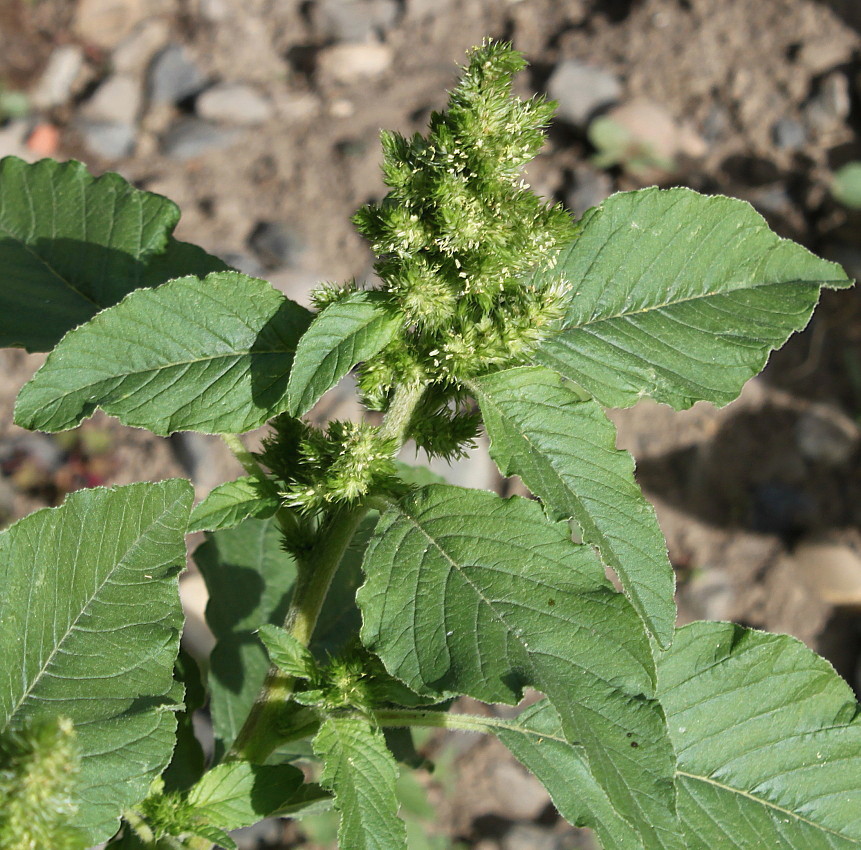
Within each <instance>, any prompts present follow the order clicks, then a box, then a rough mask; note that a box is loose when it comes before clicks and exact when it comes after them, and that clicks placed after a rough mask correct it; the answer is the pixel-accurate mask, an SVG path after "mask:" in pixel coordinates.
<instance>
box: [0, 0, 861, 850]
mask: <svg viewBox="0 0 861 850" xmlns="http://www.w3.org/2000/svg"><path fill="white" fill-rule="evenodd" d="M859 10H861V7H859V6H858V4H857V2H855V0H843V2H841V0H828V1H827V2H826V0H822V1H821V2H817V0H519V2H518V0H459V2H456V1H455V0H308V1H307V2H301V3H300V2H298V0H242V2H240V0H149V2H146V0H4V2H2V3H0V156H5V155H8V154H15V155H18V156H22V157H24V158H27V159H37V158H39V157H41V156H46V155H49V156H56V157H59V158H68V157H75V158H78V159H82V160H84V161H85V162H86V163H88V165H89V166H90V167H91V168H92V169H93V171H95V172H100V171H103V170H106V169H111V170H116V171H119V172H120V173H122V174H123V175H125V176H126V177H128V178H129V179H130V180H133V181H134V182H135V184H136V185H138V186H140V187H142V188H145V189H148V190H151V191H156V192H161V193H163V194H165V195H168V196H169V197H171V198H173V199H174V200H175V201H177V202H178V203H179V204H180V206H181V208H182V210H183V220H182V222H181V224H180V227H179V229H178V231H177V235H178V236H179V237H180V238H182V239H186V240H189V241H193V242H197V243H199V244H201V245H202V246H203V247H205V248H206V249H207V250H209V251H211V252H213V253H216V254H219V255H221V256H223V257H224V258H225V259H227V260H228V261H229V262H230V263H232V264H233V265H235V266H237V267H238V268H240V269H242V270H244V271H246V272H249V273H251V274H255V275H260V276H264V277H266V278H267V279H269V280H271V281H272V282H273V283H274V284H275V285H276V286H278V287H279V288H280V289H282V290H283V291H284V292H285V293H287V294H288V295H290V296H291V297H293V298H295V299H297V300H299V301H306V300H307V293H308V290H309V288H310V286H312V285H313V284H314V283H316V282H318V281H320V280H326V279H330V280H341V279H344V278H349V277H357V278H360V279H361V278H365V277H367V276H368V275H369V274H371V265H370V264H371V257H370V254H369V253H368V251H367V248H366V246H365V245H364V244H363V242H362V240H361V239H360V238H359V237H358V235H357V234H356V233H355V231H354V230H353V229H352V227H351V225H350V223H349V217H350V215H351V214H352V212H353V211H355V209H356V208H357V207H358V206H359V205H360V204H362V203H364V202H366V201H368V200H372V199H378V198H379V197H381V195H382V193H383V185H382V182H381V179H380V175H379V168H378V166H379V160H380V156H379V146H378V143H377V137H378V133H379V130H380V128H382V127H386V128H391V129H397V130H400V131H402V132H413V131H415V130H421V129H422V128H423V126H424V124H425V123H426V120H427V117H428V115H429V113H430V111H431V110H433V109H436V108H440V107H441V106H442V105H443V104H444V102H445V90H446V89H447V88H448V87H450V86H451V84H452V82H453V80H454V78H455V74H456V63H459V62H461V61H462V60H463V56H464V51H465V50H466V49H467V48H468V47H469V46H471V45H473V44H476V43H478V42H480V41H481V39H482V38H483V37H485V36H493V37H502V38H506V39H510V40H512V41H513V42H514V44H515V46H516V47H517V48H519V49H520V50H522V51H524V52H525V54H526V56H527V58H528V59H529V60H530V62H531V67H530V70H529V72H528V73H527V74H525V75H524V76H523V77H522V79H521V80H520V81H519V87H520V90H521V93H523V94H529V93H532V92H548V93H549V94H550V95H551V96H552V97H554V98H556V99H557V100H558V101H559V121H558V122H557V124H556V125H555V126H554V128H553V129H552V131H551V134H550V140H549V142H548V145H547V147H546V150H545V151H544V152H543V153H542V154H541V155H540V156H539V158H538V159H537V160H536V161H535V163H534V164H533V165H532V166H531V167H530V169H529V179H530V181H531V183H532V184H533V186H535V187H536V188H537V189H538V191H540V192H541V193H543V194H545V195H547V196H549V197H551V196H552V197H555V198H558V199H560V200H563V201H564V202H565V203H566V204H567V205H568V207H569V208H570V209H571V210H572V211H573V212H574V213H576V214H578V215H579V214H580V213H582V212H583V211H584V210H585V209H587V208H588V207H590V206H592V205H594V204H596V203H598V202H600V201H601V200H602V199H603V198H604V197H606V196H607V195H609V194H610V193H611V192H613V191H616V190H619V189H630V188H635V187H638V186H643V185H649V184H652V183H658V184H661V185H674V184H683V185H688V186H692V187H693V188H696V189H698V190H701V191H706V192H723V193H726V194H731V195H735V196H738V197H742V198H745V199H747V200H749V201H750V202H751V203H752V204H753V205H754V206H755V207H756V208H757V209H758V210H759V211H760V212H761V213H762V214H763V215H765V216H766V218H768V220H769V221H770V223H771V224H772V226H773V227H774V228H776V229H777V230H778V232H780V233H781V234H782V235H786V236H789V237H792V238H794V239H797V240H799V241H801V242H803V243H804V244H806V245H808V246H809V247H811V248H812V249H814V250H815V251H817V252H819V253H823V254H825V255H827V256H829V257H831V258H834V259H837V260H839V261H841V262H843V263H844V264H845V265H846V267H847V269H848V271H849V273H850V274H854V275H855V276H861V248H859V235H861V215H859V213H858V212H853V211H851V210H849V209H847V208H846V207H844V206H842V205H841V204H840V203H838V202H837V201H836V200H835V199H834V197H833V193H832V185H833V180H834V174H835V172H836V171H837V170H838V169H839V168H840V167H841V166H842V165H844V164H845V163H847V162H850V161H853V160H855V159H861V143H859V128H861V11H859ZM0 356H2V357H3V367H4V372H5V375H6V379H5V380H4V381H3V382H2V384H0V404H2V408H3V411H4V414H3V416H2V421H0V472H1V473H2V475H0V514H2V516H3V518H4V520H5V521H9V520H11V519H14V518H16V517H18V516H21V515H23V514H24V513H27V512H28V511H30V510H32V509H33V508H34V507H36V506H39V505H43V504H55V503H56V502H57V501H58V500H60V499H62V497H63V495H64V494H65V493H66V492H69V491H70V490H72V489H75V488H77V487H81V486H92V485H93V484H98V483H102V482H127V481H132V480H138V479H141V478H160V477H165V476H168V475H172V474H177V473H178V472H180V473H182V472H184V473H186V474H190V475H191V476H192V477H193V479H194V481H195V484H196V486H197V487H198V489H199V491H200V493H201V494H202V493H204V492H206V491H207V490H208V489H209V488H210V487H211V486H213V485H214V484H216V483H218V482H219V481H221V480H224V479H226V478H228V477H230V476H232V475H233V474H234V473H235V472H236V468H235V467H234V465H233V461H232V460H231V459H230V457H229V456H228V455H227V453H226V452H225V451H224V450H223V449H222V448H221V446H220V443H219V442H218V441H217V440H216V439H210V438H207V437H201V436H195V435H179V436H176V437H174V438H172V439H171V440H167V441H165V440H156V439H154V438H150V437H148V436H147V435H146V434H144V433H142V432H139V431H134V430H132V429H124V428H120V427H118V426H116V425H114V424H112V423H110V422H109V421H108V420H107V419H105V418H101V417H96V418H95V419H94V420H93V421H92V422H91V423H88V424H87V425H85V426H84V427H82V428H81V429H79V430H78V431H76V432H72V433H71V434H68V435H61V436H60V437H58V438H53V437H50V438H49V437H46V436H43V435H36V434H27V433H25V432H22V431H20V430H18V429H16V428H14V427H13V426H10V425H9V424H8V423H9V419H10V415H9V411H10V409H11V404H12V401H13V399H14V396H15V393H16V392H17V390H18V388H19V387H20V385H21V384H22V383H23V382H24V380H25V379H26V377H27V375H28V374H29V372H31V371H32V369H33V368H34V367H35V366H36V365H37V364H38V361H39V358H38V357H35V356H26V355H23V354H20V353H18V352H4V353H3V354H2V355H0ZM348 390H349V388H346V390H345V391H344V392H342V393H341V394H340V395H335V396H333V397H331V398H330V399H329V412H331V411H334V410H335V409H337V410H338V411H339V414H340V415H344V414H345V412H347V413H348V412H349V411H350V410H352V409H353V407H352V404H353V403H352V401H351V399H350V397H349V392H348ZM859 410H861V304H859V296H858V295H856V294H853V293H839V294H836V295H833V296H832V297H827V298H825V299H824V303H823V306H822V308H821V310H820V312H819V313H818V314H817V317H816V318H815V319H814V322H813V323H812V325H811V327H810V328H809V329H808V330H807V331H806V332H805V333H804V334H802V335H799V336H798V337H796V338H795V339H794V340H793V341H792V342H791V343H790V345H788V346H787V347H786V349H784V350H783V351H782V352H781V353H779V354H778V355H777V356H775V357H774V358H773V359H772V362H771V364H770V365H769V367H768V369H767V370H766V372H765V374H764V376H763V377H761V378H759V379H756V380H755V381H753V382H751V384H750V385H749V386H748V387H747V388H746V390H745V393H744V394H743V396H742V398H741V399H740V400H739V401H738V402H737V403H735V404H732V405H730V406H729V407H727V408H725V409H723V410H716V409H714V408H712V407H710V406H708V405H703V404H701V405H697V406H696V407H695V408H694V409H693V410H691V411H688V412H686V413H682V414H674V413H672V412H671V411H669V410H667V409H664V408H662V407H659V406H658V405H653V404H647V403H644V404H641V405H639V406H638V407H637V408H635V409H633V410H630V411H625V412H623V413H618V414H615V415H614V417H615V418H616V421H617V423H618V425H619V429H620V445H622V446H623V447H625V448H628V449H629V450H631V451H632V452H633V454H634V455H635V456H636V458H637V460H638V470H639V476H640V481H641V483H642V484H643V486H644V487H645V488H646V490H647V492H648V493H649V495H650V498H652V499H653V501H654V502H655V504H656V506H657V509H658V515H659V518H660V521H661V523H662V526H663V528H664V531H665V533H666V534H667V537H668V542H669V548H670V554H671V558H672V560H673V563H674V565H675V567H676V568H677V571H678V577H679V585H680V592H679V604H680V610H681V616H682V617H683V618H685V619H691V618H695V617H708V618H728V619H734V620H737V621H740V622H743V623H746V624H749V625H754V626H760V627H763V628H768V629H771V630H777V631H785V632H790V633H792V634H795V635H797V636H798V637H800V638H801V639H803V640H804V641H806V642H807V643H809V644H810V645H811V646H813V647H814V648H816V649H817V650H819V651H820V652H823V653H824V654H826V655H827V656H828V657H829V658H831V659H832V661H833V662H834V663H835V665H836V666H837V667H838V669H839V670H840V672H841V673H843V674H844V675H845V676H846V677H847V678H848V679H849V680H850V681H852V682H853V683H854V684H855V685H856V686H858V684H859V680H858V658H859V645H861V644H859V628H858V624H859V619H858V616H857V612H858V610H859V605H861V556H859V554H858V552H859V550H861V536H859V531H858V526H859V519H861V507H859V506H861V499H859V498H858V496H859V495H861V493H859V491H861V475H859V473H861V464H859V460H861V458H859V452H858V443H859V433H861V432H859V428H858V416H859ZM444 471H445V473H446V474H447V475H449V476H450V477H451V478H452V479H453V480H456V481H457V482H459V483H463V484H466V485H468V486H475V487H494V488H499V489H501V490H502V491H503V492H506V491H510V490H511V489H512V487H514V486H516V485H514V484H512V483H511V482H502V481H500V480H499V478H498V476H497V475H496V473H495V472H494V470H493V467H492V465H491V464H490V463H489V462H488V461H487V458H486V456H484V455H482V454H481V453H476V455H475V456H474V457H472V458H470V459H468V460H467V461H466V462H465V463H463V464H461V465H459V466H458V467H456V468H454V469H451V470H444ZM184 586H185V594H186V597H187V600H188V603H189V610H190V616H191V617H192V619H193V621H196V620H199V617H200V612H201V609H202V604H203V601H202V599H201V597H200V594H199V587H200V583H199V582H197V581H196V580H195V578H194V576H193V575H192V576H191V577H190V578H189V579H188V580H187V581H186V582H185V583H184ZM196 635H197V641H198V642H199V645H200V646H201V647H205V644H206V635H205V633H203V632H202V631H199V632H196ZM426 746H427V748H428V751H429V752H431V753H432V754H434V755H435V756H437V757H438V759H439V761H440V764H441V767H440V769H439V770H438V771H437V772H436V773H435V774H434V775H433V776H425V777H422V778H421V782H420V785H421V786H422V787H423V789H424V791H425V792H426V794H427V795H428V796H429V797H430V798H431V800H432V801H433V802H434V804H438V805H439V807H440V812H441V815H440V816H439V817H431V816H429V815H428V813H427V811H426V810H425V809H424V808H423V805H424V804H423V803H422V801H421V800H420V799H418V798H420V797H421V795H420V794H419V795H417V794H416V793H414V792H415V791H416V789H412V792H410V791H409V789H407V790H405V795H406V798H409V799H412V800H413V802H412V803H411V811H412V812H413V814H412V817H413V819H414V821H415V824H416V827H415V828H416V830H417V832H420V833H432V834H433V835H434V836H435V837H434V838H433V839H432V840H430V843H428V844H427V846H428V847H439V848H443V847H453V846H462V847H475V848H482V850H544V848H547V850H562V848H570V847H589V846H592V845H591V844H590V843H589V842H590V839H589V837H588V836H587V835H585V833H581V832H580V831H578V830H574V829H572V828H570V827H567V826H566V825H564V824H562V823H559V822H558V819H557V818H556V817H555V815H554V813H553V810H552V807H551V806H550V805H549V801H548V800H547V798H546V796H545V795H544V792H543V791H542V789H541V788H540V786H538V785H537V784H536V783H535V782H534V780H532V779H531V778H530V777H528V776H527V775H526V774H525V773H524V772H523V771H521V770H520V769H519V768H518V767H517V766H516V765H515V764H513V763H512V762H511V761H510V760H508V759H507V758H506V757H505V755H504V753H503V752H502V750H501V748H499V747H496V746H495V745H494V744H493V743H492V742H487V741H476V740H473V739H471V738H469V737H468V736H452V738H451V739H450V740H448V741H447V742H446V743H445V745H443V743H442V742H441V741H439V740H438V739H435V738H434V739H431V740H429V741H428V742H427V745H426ZM330 830H331V821H327V820H325V819H323V820H320V821H315V822H314V823H312V824H310V825H308V826H307V827H306V828H305V829H304V831H303V830H302V829H301V828H299V827H296V826H294V825H288V826H287V827H286V831H285V829H284V828H282V827H281V826H280V825H276V824H268V825H265V826H264V827H261V828H258V829H257V830H256V831H251V832H249V833H248V834H246V835H245V836H244V837H243V839H242V840H243V846H244V847H246V848H251V847H264V846H265V847H270V848H273V847H278V846H284V847H287V846H291V847H292V846H309V847H311V846H326V842H327V841H328V840H329V838H330V836H331V832H330ZM418 840H419V839H418V838H416V841H417V842H418ZM279 842H281V843H279ZM303 842H304V843H303ZM415 846H417V847H421V846H422V845H421V844H420V843H416V844H415Z"/></svg>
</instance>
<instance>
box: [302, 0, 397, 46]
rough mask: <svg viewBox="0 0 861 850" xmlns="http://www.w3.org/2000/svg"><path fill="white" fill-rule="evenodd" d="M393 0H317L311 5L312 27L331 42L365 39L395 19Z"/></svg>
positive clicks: (395, 5)
mask: <svg viewBox="0 0 861 850" xmlns="http://www.w3.org/2000/svg"><path fill="white" fill-rule="evenodd" d="M397 17H398V3H397V2H396V0H318V2H316V3H315V4H314V5H313V8H312V22H313V25H314V28H315V29H316V30H317V32H318V34H319V35H320V36H322V38H324V39H327V40H330V41H335V42H344V41H347V42H349V41H352V42H361V41H368V40H370V39H372V38H374V37H375V36H378V35H382V34H383V33H384V32H385V31H386V30H387V29H389V28H390V27H391V26H392V25H393V24H394V23H395V21H396V20H397Z"/></svg>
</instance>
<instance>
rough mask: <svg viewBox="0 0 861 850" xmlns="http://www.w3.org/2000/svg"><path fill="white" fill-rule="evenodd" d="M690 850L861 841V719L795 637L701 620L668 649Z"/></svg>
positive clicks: (664, 688) (666, 682)
mask: <svg viewBox="0 0 861 850" xmlns="http://www.w3.org/2000/svg"><path fill="white" fill-rule="evenodd" d="M658 675H659V680H658V681H659V692H660V696H661V701H662V703H663V705H664V708H665V710H666V712H667V723H668V724H669V728H670V735H671V736H672V738H673V743H674V744H675V747H676V752H677V753H678V759H679V763H678V773H677V789H678V809H679V816H680V819H681V821H682V824H683V826H684V829H685V835H686V838H687V847H688V848H690V850H712V848H715V847H726V848H733V849H735V848H738V850H742V848H743V850H753V848H760V847H769V848H772V847H773V848H778V849H779V850H836V848H847V849H848V848H850V847H857V846H859V844H861V714H859V707H858V704H857V703H856V701H855V696H854V694H853V693H852V691H851V689H850V688H849V686H848V685H847V684H846V683H845V682H844V681H843V680H842V679H841V678H840V677H839V676H838V675H837V674H836V673H835V672H834V669H833V668H832V667H831V665H830V664H829V663H828V662H827V661H825V660H824V659H823V658H820V657H819V656H817V655H815V654H814V653H813V652H811V651H810V650H809V649H807V648H806V647H805V646H804V645H803V644H801V643H800V642H799V641H797V640H795V639H794V638H791V637H789V636H787V635H770V634H765V633H763V632H757V631H754V630H753V629H745V628H743V627H741V626H736V625H734V624H732V623H703V622H697V623H691V624H690V625H688V626H685V627H684V628H682V629H679V631H678V632H677V634H676V638H675V641H674V642H673V645H672V648H671V649H670V650H669V652H667V653H663V654H660V655H659V656H658Z"/></svg>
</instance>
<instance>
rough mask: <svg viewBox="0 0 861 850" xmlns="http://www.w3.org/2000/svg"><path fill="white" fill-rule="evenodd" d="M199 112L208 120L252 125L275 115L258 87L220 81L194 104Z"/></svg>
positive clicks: (245, 125)
mask: <svg viewBox="0 0 861 850" xmlns="http://www.w3.org/2000/svg"><path fill="white" fill-rule="evenodd" d="M195 108H196V110H197V114H198V115H199V116H200V117H201V118H205V119H207V120H209V121H216V122H221V123H223V124H238V125H240V126H244V127H252V126H254V125H256V124H263V123H265V122H266V121H268V120H269V118H270V117H271V116H272V106H271V105H270V103H269V101H268V100H266V98H265V97H263V95H261V94H260V93H259V92H258V91H257V90H256V89H254V88H252V87H251V86H246V85H242V84H241V83H220V84H218V85H215V86H213V87H212V88H210V89H207V90H206V91H205V92H203V94H201V95H200V97H198V99H197V103H196V104H195Z"/></svg>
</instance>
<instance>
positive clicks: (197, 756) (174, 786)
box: [161, 649, 206, 793]
mask: <svg viewBox="0 0 861 850" xmlns="http://www.w3.org/2000/svg"><path fill="white" fill-rule="evenodd" d="M174 678H175V679H176V680H177V681H178V682H181V683H182V685H183V687H184V688H185V706H184V707H183V709H182V711H180V712H178V713H177V715H176V722H177V727H176V747H174V750H173V756H172V757H171V760H170V764H169V765H168V766H167V767H166V768H165V771H164V773H162V775H161V778H162V781H163V782H164V792H165V793H169V792H171V791H186V790H188V789H189V788H190V787H191V786H192V785H194V783H195V782H197V780H198V779H200V777H201V776H202V775H203V771H204V770H205V769H206V756H205V755H204V752H203V747H202V746H201V745H200V741H198V740H197V736H196V735H195V733H194V722H193V718H192V715H193V714H194V712H195V711H197V709H199V708H202V707H203V704H204V702H206V689H205V688H204V687H203V681H202V680H201V677H200V668H199V667H198V666H197V662H196V661H195V660H194V658H192V656H191V655H189V653H188V652H186V651H185V650H184V649H180V651H179V657H178V658H177V659H176V665H175V667H174Z"/></svg>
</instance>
